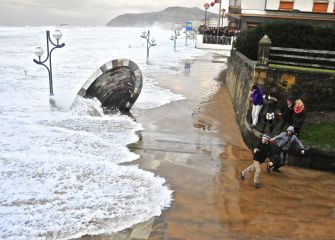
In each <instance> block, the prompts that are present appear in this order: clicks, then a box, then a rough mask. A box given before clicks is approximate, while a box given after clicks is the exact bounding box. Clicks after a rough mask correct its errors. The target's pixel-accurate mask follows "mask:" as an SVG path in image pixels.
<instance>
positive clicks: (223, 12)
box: [221, 8, 226, 27]
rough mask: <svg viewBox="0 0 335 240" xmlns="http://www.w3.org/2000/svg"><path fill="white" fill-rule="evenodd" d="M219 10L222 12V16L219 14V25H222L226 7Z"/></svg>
mask: <svg viewBox="0 0 335 240" xmlns="http://www.w3.org/2000/svg"><path fill="white" fill-rule="evenodd" d="M221 12H222V16H221V20H222V21H221V26H222V27H223V18H224V14H225V12H226V9H224V8H222V10H221Z"/></svg>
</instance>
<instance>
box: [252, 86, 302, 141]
mask: <svg viewBox="0 0 335 240" xmlns="http://www.w3.org/2000/svg"><path fill="white" fill-rule="evenodd" d="M250 101H251V103H252V110H251V118H252V125H251V127H253V128H255V127H256V126H257V124H258V122H259V119H260V122H261V123H262V130H261V131H262V132H266V133H268V134H271V133H272V132H273V131H274V130H275V129H276V130H277V131H276V133H279V132H281V131H283V130H285V129H286V128H287V127H288V126H293V127H294V132H295V134H296V135H297V136H299V134H300V129H301V128H302V126H303V123H304V120H305V118H306V113H305V106H304V103H303V101H302V100H301V99H297V100H295V101H294V98H293V97H292V96H288V97H287V99H286V102H285V103H284V105H283V106H282V107H281V108H280V110H279V111H277V105H278V99H277V98H276V97H275V96H273V94H272V92H271V91H269V92H268V93H264V92H263V89H262V88H261V87H259V86H257V85H253V86H252V89H251V91H250ZM267 127H268V128H269V129H267Z"/></svg>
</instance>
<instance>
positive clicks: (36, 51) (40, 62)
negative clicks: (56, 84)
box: [33, 30, 65, 96]
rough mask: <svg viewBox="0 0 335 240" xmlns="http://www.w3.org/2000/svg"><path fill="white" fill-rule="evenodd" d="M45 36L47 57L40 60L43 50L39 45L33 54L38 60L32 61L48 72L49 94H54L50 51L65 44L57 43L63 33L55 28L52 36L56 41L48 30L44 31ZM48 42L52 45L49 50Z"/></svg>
mask: <svg viewBox="0 0 335 240" xmlns="http://www.w3.org/2000/svg"><path fill="white" fill-rule="evenodd" d="M46 36H47V54H48V55H47V57H46V58H45V59H44V60H43V61H42V60H41V57H42V56H43V53H44V50H43V48H41V47H37V48H36V49H35V54H36V56H37V57H38V60H36V59H34V60H33V61H34V62H35V63H36V64H39V65H43V66H44V67H45V68H46V69H47V70H48V73H49V90H50V96H52V95H54V93H53V84H52V65H51V54H52V51H53V50H54V49H56V48H62V47H64V46H65V43H62V44H59V40H60V39H61V38H62V36H63V34H62V32H61V31H60V30H56V31H55V32H54V33H53V35H52V36H53V37H54V38H55V39H56V41H57V43H54V42H53V41H52V40H51V38H50V31H49V30H47V31H46ZM49 42H50V43H51V44H52V45H53V46H54V47H53V48H52V49H51V50H50V49H49ZM48 60H49V67H48V66H47V65H45V64H44V63H45V62H46V61H48Z"/></svg>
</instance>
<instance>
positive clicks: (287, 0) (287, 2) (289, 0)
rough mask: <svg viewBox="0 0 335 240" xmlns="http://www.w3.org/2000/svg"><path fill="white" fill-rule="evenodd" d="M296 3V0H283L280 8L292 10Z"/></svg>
mask: <svg viewBox="0 0 335 240" xmlns="http://www.w3.org/2000/svg"><path fill="white" fill-rule="evenodd" d="M293 5H294V0H281V1H280V5H279V10H284V11H292V10H293Z"/></svg>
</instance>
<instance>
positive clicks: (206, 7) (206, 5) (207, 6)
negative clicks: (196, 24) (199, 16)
mask: <svg viewBox="0 0 335 240" xmlns="http://www.w3.org/2000/svg"><path fill="white" fill-rule="evenodd" d="M204 8H205V26H207V9H208V8H209V4H208V3H205V4H204Z"/></svg>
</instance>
